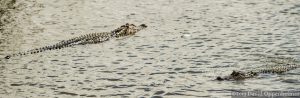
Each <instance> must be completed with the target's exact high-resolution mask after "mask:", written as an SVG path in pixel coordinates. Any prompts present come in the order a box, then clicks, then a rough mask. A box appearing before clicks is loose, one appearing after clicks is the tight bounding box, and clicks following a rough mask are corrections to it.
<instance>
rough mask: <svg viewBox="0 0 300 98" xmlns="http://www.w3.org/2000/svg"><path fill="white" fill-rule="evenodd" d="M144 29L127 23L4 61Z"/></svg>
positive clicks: (98, 41)
mask: <svg viewBox="0 0 300 98" xmlns="http://www.w3.org/2000/svg"><path fill="white" fill-rule="evenodd" d="M146 27H147V26H146V25H145V24H141V25H139V26H135V25H134V24H128V23H127V24H125V25H122V26H121V27H119V28H117V29H115V30H113V31H111V32H101V33H91V34H86V35H81V36H79V37H75V38H71V39H69V40H63V41H61V42H58V43H56V44H54V45H50V46H45V47H41V48H35V49H31V50H28V51H25V52H19V53H15V54H11V55H8V56H6V57H5V59H9V58H11V57H14V56H21V55H27V54H36V53H39V52H43V51H46V50H55V49H61V48H65V47H71V46H74V45H85V44H96V43H101V42H105V41H107V40H109V39H111V38H118V37H122V36H129V35H134V34H135V33H137V32H138V31H140V30H142V29H144V28H146Z"/></svg>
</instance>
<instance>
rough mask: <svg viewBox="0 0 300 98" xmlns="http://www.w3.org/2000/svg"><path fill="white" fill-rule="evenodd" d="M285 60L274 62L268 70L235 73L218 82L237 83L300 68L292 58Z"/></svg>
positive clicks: (221, 78)
mask: <svg viewBox="0 0 300 98" xmlns="http://www.w3.org/2000/svg"><path fill="white" fill-rule="evenodd" d="M284 59H285V60H282V61H276V60H273V61H271V62H273V63H274V65H269V66H267V67H266V68H262V69H256V70H250V71H233V72H232V73H231V74H230V75H228V76H224V77H220V76H218V77H217V78H216V80H219V81H224V80H228V81H235V80H245V79H249V78H255V77H258V76H259V75H260V74H282V73H284V72H287V71H290V70H294V69H297V68H300V64H297V63H295V62H296V61H295V59H291V58H288V59H287V58H284Z"/></svg>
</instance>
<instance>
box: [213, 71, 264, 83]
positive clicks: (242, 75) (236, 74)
mask: <svg viewBox="0 0 300 98" xmlns="http://www.w3.org/2000/svg"><path fill="white" fill-rule="evenodd" d="M257 75H258V74H257V73H256V72H253V71H250V72H243V71H233V72H232V73H231V74H230V75H229V76H225V77H220V76H219V77H217V78H216V80H219V81H223V80H229V81H230V80H244V79H247V78H253V77H255V76H257Z"/></svg>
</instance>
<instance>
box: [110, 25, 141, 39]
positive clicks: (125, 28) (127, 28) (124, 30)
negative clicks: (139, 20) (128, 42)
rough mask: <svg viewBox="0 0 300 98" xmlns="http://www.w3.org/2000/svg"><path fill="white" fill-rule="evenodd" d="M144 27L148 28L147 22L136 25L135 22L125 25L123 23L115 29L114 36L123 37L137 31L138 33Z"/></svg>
mask: <svg viewBox="0 0 300 98" xmlns="http://www.w3.org/2000/svg"><path fill="white" fill-rule="evenodd" d="M144 28H147V26H146V25H145V24H141V25H139V26H135V25H134V24H129V23H126V24H125V25H122V26H121V27H119V28H117V29H115V30H113V31H112V36H115V37H121V36H128V35H134V34H135V33H137V32H138V31H140V30H142V29H144Z"/></svg>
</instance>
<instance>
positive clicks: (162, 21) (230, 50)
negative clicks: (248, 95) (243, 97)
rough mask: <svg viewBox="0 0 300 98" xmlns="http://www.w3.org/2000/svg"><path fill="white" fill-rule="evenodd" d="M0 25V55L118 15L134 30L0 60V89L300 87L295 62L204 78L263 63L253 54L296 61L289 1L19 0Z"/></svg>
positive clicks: (114, 91)
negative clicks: (280, 68) (273, 70)
mask: <svg viewBox="0 0 300 98" xmlns="http://www.w3.org/2000/svg"><path fill="white" fill-rule="evenodd" d="M15 6H17V8H16V9H12V10H10V11H11V12H12V17H11V19H13V20H14V21H12V22H10V23H9V24H8V23H7V25H5V27H3V28H4V29H3V30H2V31H1V37H0V38H1V41H0V46H1V48H0V49H1V50H0V51H1V52H0V54H1V56H0V57H5V56H6V55H7V54H10V53H16V52H19V51H26V50H28V49H32V48H37V47H42V46H45V45H51V44H54V43H57V42H59V41H61V40H65V39H69V38H72V37H76V36H79V35H82V34H87V33H92V32H106V31H111V30H113V29H115V28H117V27H118V26H120V25H123V24H125V23H127V22H128V23H134V24H136V25H139V24H142V23H144V24H147V25H148V28H147V29H145V30H143V31H140V32H139V33H137V34H136V35H135V36H132V37H128V38H122V39H116V40H110V41H108V42H105V43H101V44H94V45H86V46H76V47H71V48H65V49H61V50H54V51H47V52H43V53H39V54H34V55H28V56H23V57H15V58H12V59H9V60H4V59H2V60H1V61H0V63H1V68H0V69H1V70H0V72H1V75H0V77H1V79H0V96H1V97H3V98H9V97H12V98H24V97H33V98H37V97H38V98H43V97H59V98H71V97H72V98H73V97H117V98H120V97H130V98H132V97H133V98H134V97H153V98H160V97H167V98H174V97H179V98H181V97H191V98H194V97H230V92H231V91H237V90H243V91H248V90H300V89H299V85H300V78H299V72H300V69H296V70H293V71H289V72H287V73H285V74H283V75H270V76H268V77H265V78H261V79H249V80H245V81H239V82H236V81H223V82H218V81H213V79H215V78H216V77H217V76H224V75H227V74H230V73H231V72H232V70H245V69H251V68H257V67H258V66H261V65H264V64H265V63H263V62H260V61H265V59H264V58H261V57H258V56H254V54H263V55H271V56H285V57H293V58H296V59H299V58H300V57H299V54H300V44H299V41H300V40H299V37H300V30H299V24H300V3H299V2H297V0H290V1H279V0H251V1H240V0H230V1H228V0H214V1H211V0H152V1H150V0H140V1H136V0H123V1H120V0H60V1H59V0H46V1H45V0H20V1H17V2H16V4H15Z"/></svg>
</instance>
